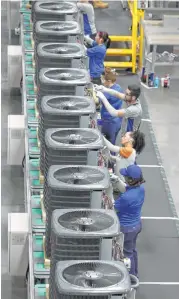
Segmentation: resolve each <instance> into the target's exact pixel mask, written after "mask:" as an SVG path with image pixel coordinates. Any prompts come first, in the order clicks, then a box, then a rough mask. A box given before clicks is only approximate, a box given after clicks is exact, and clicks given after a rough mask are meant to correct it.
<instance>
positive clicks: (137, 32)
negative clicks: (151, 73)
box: [105, 0, 144, 73]
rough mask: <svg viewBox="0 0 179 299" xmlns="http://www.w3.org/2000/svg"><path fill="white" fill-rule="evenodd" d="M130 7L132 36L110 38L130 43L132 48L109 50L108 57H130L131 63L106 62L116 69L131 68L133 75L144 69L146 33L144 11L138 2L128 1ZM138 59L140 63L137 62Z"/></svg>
mask: <svg viewBox="0 0 179 299" xmlns="http://www.w3.org/2000/svg"><path fill="white" fill-rule="evenodd" d="M128 7H129V10H130V12H131V17H132V32H131V36H130V35H129V36H110V38H111V41H112V42H129V43H130V46H131V47H130V48H129V49H128V48H124V49H120V48H119V49H118V48H114V49H108V50H107V56H110V57H111V56H113V57H120V56H130V58H131V59H130V61H121V62H119V61H105V66H106V67H112V68H113V67H114V68H131V69H132V73H135V72H136V70H137V69H138V68H139V69H141V67H142V60H143V39H144V31H143V27H142V22H141V21H142V20H143V19H144V10H139V9H138V6H137V1H136V0H128ZM137 57H138V62H137Z"/></svg>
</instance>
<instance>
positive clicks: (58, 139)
mask: <svg viewBox="0 0 179 299" xmlns="http://www.w3.org/2000/svg"><path fill="white" fill-rule="evenodd" d="M52 139H53V140H55V141H57V142H62V141H63V143H67V144H68V143H69V140H70V136H55V135H54V136H53V137H52Z"/></svg>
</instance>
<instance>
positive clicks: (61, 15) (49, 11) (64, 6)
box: [33, 1, 80, 24]
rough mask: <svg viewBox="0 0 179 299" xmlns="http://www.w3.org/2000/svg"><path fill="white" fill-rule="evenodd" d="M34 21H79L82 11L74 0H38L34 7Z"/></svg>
mask: <svg viewBox="0 0 179 299" xmlns="http://www.w3.org/2000/svg"><path fill="white" fill-rule="evenodd" d="M33 10H34V11H33V22H34V24H35V23H36V22H37V21H51V20H53V21H77V22H79V20H80V13H79V10H78V8H77V5H76V3H74V2H73V1H71V2H68V1H67V2H66V1H45V2H36V3H35V5H34V7H33Z"/></svg>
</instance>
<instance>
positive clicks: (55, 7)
mask: <svg viewBox="0 0 179 299" xmlns="http://www.w3.org/2000/svg"><path fill="white" fill-rule="evenodd" d="M39 7H41V8H42V9H46V10H54V11H58V10H59V11H63V10H68V9H71V8H72V5H70V3H69V4H68V5H67V3H65V2H64V3H58V2H54V3H53V2H52V3H51V2H49V3H41V4H40V5H39Z"/></svg>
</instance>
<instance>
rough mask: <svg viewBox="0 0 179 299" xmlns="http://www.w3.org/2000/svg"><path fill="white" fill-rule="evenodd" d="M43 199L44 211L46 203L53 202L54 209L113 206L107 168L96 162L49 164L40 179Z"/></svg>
mask: <svg viewBox="0 0 179 299" xmlns="http://www.w3.org/2000/svg"><path fill="white" fill-rule="evenodd" d="M57 198H58V201H57ZM107 199H108V201H107ZM43 202H44V205H45V208H46V211H47V210H48V207H49V205H54V209H67V208H68V209H69V208H93V209H94V208H96V209H100V208H113V194H112V188H111V184H110V177H109V172H108V169H107V168H105V167H99V166H79V165H78V166H76V165H74V166H72V165H70V166H69V165H65V166H56V165H53V166H51V167H50V168H49V171H48V175H47V179H46V180H45V182H44V192H43ZM107 204H108V206H107Z"/></svg>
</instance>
